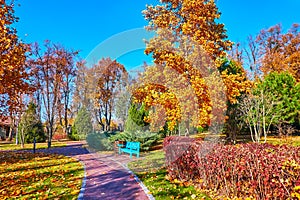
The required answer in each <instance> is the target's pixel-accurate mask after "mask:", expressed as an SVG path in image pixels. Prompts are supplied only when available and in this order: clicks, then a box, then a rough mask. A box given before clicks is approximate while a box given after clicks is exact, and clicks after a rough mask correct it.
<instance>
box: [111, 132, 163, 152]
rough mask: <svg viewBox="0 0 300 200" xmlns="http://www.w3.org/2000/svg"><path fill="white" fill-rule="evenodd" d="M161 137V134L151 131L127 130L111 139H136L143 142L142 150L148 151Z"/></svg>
mask: <svg viewBox="0 0 300 200" xmlns="http://www.w3.org/2000/svg"><path fill="white" fill-rule="evenodd" d="M159 139H160V134H158V133H152V132H150V131H135V132H129V131H125V132H122V133H119V134H116V135H114V136H111V137H110V141H112V142H114V141H117V140H118V141H135V142H140V143H141V150H143V151H148V150H149V149H150V147H151V146H153V145H154V144H155V143H156V142H157V141H158V140H159Z"/></svg>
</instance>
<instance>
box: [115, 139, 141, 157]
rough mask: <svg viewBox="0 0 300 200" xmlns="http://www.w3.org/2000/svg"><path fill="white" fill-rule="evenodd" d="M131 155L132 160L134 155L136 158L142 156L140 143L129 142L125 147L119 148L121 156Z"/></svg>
mask: <svg viewBox="0 0 300 200" xmlns="http://www.w3.org/2000/svg"><path fill="white" fill-rule="evenodd" d="M123 152H124V153H129V154H130V158H132V154H136V157H137V158H138V157H139V156H140V143H139V142H127V141H126V145H125V147H120V148H119V154H121V153H123Z"/></svg>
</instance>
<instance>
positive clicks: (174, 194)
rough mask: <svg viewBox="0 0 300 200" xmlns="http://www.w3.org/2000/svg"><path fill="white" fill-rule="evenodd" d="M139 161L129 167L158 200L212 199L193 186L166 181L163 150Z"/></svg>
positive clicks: (144, 156)
mask: <svg viewBox="0 0 300 200" xmlns="http://www.w3.org/2000/svg"><path fill="white" fill-rule="evenodd" d="M142 157H143V159H139V160H136V161H133V162H130V163H129V164H128V167H129V168H130V169H131V170H132V171H133V172H134V173H135V174H136V175H137V176H138V177H139V178H140V180H141V181H142V182H143V183H144V184H145V185H146V186H147V188H148V189H149V190H150V192H151V194H152V195H153V196H154V197H155V199H157V200H160V199H161V200H165V199H210V198H209V197H208V196H207V195H205V194H204V193H201V192H200V191H197V190H196V189H195V188H194V187H193V186H184V185H182V184H175V183H170V181H168V180H167V179H166V175H167V172H166V169H165V168H164V162H165V161H164V153H163V151H162V150H156V151H152V152H150V153H144V154H142Z"/></svg>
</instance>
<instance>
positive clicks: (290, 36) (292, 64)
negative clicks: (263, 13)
mask: <svg viewBox="0 0 300 200" xmlns="http://www.w3.org/2000/svg"><path fill="white" fill-rule="evenodd" d="M248 45H249V50H248V51H249V53H248V54H249V55H250V56H248V60H249V59H250V60H252V61H253V62H252V63H253V64H255V66H256V70H259V71H260V72H262V75H264V76H265V75H268V74H269V73H270V72H289V73H290V74H291V75H292V76H293V77H294V78H295V79H296V80H297V82H299V81H300V53H299V52H300V49H299V46H300V29H299V24H293V25H292V27H291V28H290V29H289V30H288V31H287V33H283V30H282V27H281V25H279V24H277V25H275V26H272V27H270V28H268V29H263V30H261V31H260V33H259V34H258V35H257V36H256V38H255V39H253V38H250V40H249V42H248Z"/></svg>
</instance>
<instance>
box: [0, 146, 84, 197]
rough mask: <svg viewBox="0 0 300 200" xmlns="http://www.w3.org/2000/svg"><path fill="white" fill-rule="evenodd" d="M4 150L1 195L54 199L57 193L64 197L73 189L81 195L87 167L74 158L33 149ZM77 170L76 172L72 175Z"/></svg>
mask: <svg viewBox="0 0 300 200" xmlns="http://www.w3.org/2000/svg"><path fill="white" fill-rule="evenodd" d="M3 154H4V155H3V156H2V157H1V158H2V159H1V161H0V172H1V173H0V180H1V184H0V199H5V198H7V197H9V198H20V197H22V198H24V199H33V198H38V199H46V198H47V199H49V198H50V199H51V198H54V197H55V196H56V194H60V195H61V197H62V198H63V195H70V193H71V194H72V196H73V197H77V195H78V193H79V189H80V187H81V180H82V177H83V167H82V166H81V164H80V165H78V164H77V161H75V160H74V159H72V158H67V157H64V156H58V155H47V154H43V153H36V154H32V153H29V152H8V151H6V152H3ZM4 161H5V162H4ZM7 166H9V168H8V167H7ZM74 171H76V175H75V176H70V175H69V174H70V173H71V172H74Z"/></svg>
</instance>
